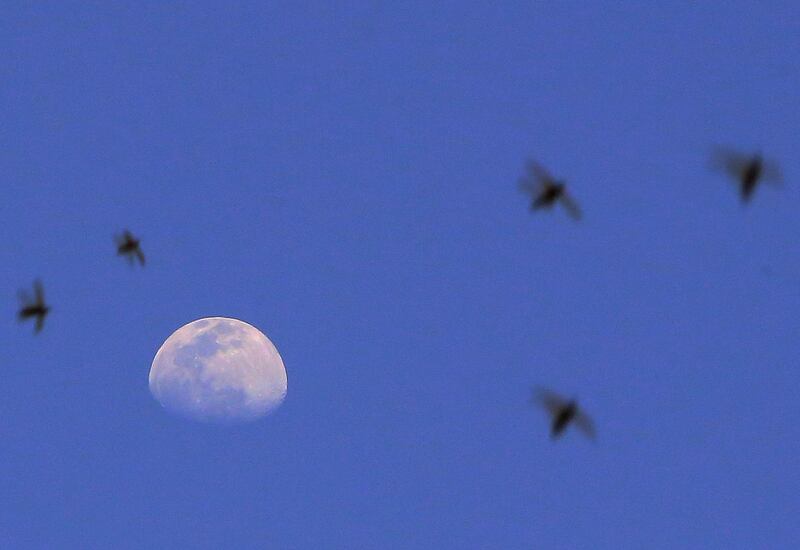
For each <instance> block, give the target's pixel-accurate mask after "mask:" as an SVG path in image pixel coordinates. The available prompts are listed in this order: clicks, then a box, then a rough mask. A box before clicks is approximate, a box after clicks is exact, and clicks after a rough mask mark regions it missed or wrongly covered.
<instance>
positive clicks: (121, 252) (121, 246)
mask: <svg viewBox="0 0 800 550" xmlns="http://www.w3.org/2000/svg"><path fill="white" fill-rule="evenodd" d="M114 241H115V242H116V244H117V255H118V256H126V257H127V258H128V262H130V263H131V264H133V262H134V261H135V260H139V264H140V265H141V266H144V252H142V247H141V246H140V244H139V239H137V238H136V237H134V236H133V234H132V233H131V232H130V231H128V230H127V229H126V230H125V231H124V232H123V233H122V235H119V236H117V237H115V238H114Z"/></svg>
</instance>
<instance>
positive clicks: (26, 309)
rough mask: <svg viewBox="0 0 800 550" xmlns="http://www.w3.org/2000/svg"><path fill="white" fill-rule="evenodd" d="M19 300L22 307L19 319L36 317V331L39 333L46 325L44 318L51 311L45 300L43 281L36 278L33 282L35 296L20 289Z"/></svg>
mask: <svg viewBox="0 0 800 550" xmlns="http://www.w3.org/2000/svg"><path fill="white" fill-rule="evenodd" d="M19 300H20V302H21V303H22V307H21V308H20V310H19V321H20V322H23V321H25V320H27V319H30V318H31V317H35V318H36V324H35V325H34V329H33V331H34V333H38V332H39V331H41V330H42V328H43V327H44V319H45V317H47V314H48V313H50V306H48V305H47V304H46V303H45V301H44V288H43V287H42V282H41V281H40V280H38V279H37V280H36V281H34V282H33V298H31V296H30V295H29V294H28V293H27V292H26V291H24V290H20V291H19Z"/></svg>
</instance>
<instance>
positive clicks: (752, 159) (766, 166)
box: [712, 147, 783, 203]
mask: <svg viewBox="0 0 800 550" xmlns="http://www.w3.org/2000/svg"><path fill="white" fill-rule="evenodd" d="M712 164H713V165H714V166H715V167H716V168H718V169H720V170H722V171H723V172H725V173H726V174H728V176H730V177H731V178H733V180H734V182H735V183H736V185H737V186H738V187H739V195H740V196H741V198H742V202H743V203H747V202H749V201H750V199H751V198H752V197H753V193H754V192H755V190H756V187H758V185H759V184H760V183H762V182H768V183H772V184H780V183H781V182H782V180H783V176H782V175H781V170H780V168H779V167H778V165H777V164H776V163H775V162H774V161H770V160H766V159H765V158H764V157H762V156H761V153H754V154H749V155H748V154H745V153H740V152H738V151H734V150H732V149H726V148H722V147H718V148H716V149H715V151H714V153H713V155H712Z"/></svg>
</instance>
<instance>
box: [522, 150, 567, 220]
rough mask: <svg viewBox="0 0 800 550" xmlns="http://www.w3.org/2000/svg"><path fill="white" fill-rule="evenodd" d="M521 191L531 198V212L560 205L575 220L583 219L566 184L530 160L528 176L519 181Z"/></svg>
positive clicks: (527, 167)
mask: <svg viewBox="0 0 800 550" xmlns="http://www.w3.org/2000/svg"><path fill="white" fill-rule="evenodd" d="M519 189H520V191H522V192H523V193H526V194H528V195H530V197H531V204H530V207H531V210H539V209H546V210H549V209H550V208H552V207H553V205H554V204H555V203H557V202H558V203H560V204H561V206H563V207H564V209H565V210H566V211H567V214H569V215H570V217H572V219H574V220H580V219H581V217H582V213H581V209H580V207H579V206H578V204H577V203H576V202H575V200H574V199H573V198H572V197H571V196H570V195H569V193H568V192H567V186H566V183H565V182H564V181H562V180H557V179H556V178H554V177H553V176H551V175H550V173H549V172H548V171H547V170H546V169H545V168H544V167H542V166H541V165H540V164H538V163H536V162H534V161H532V160H530V161H528V163H527V164H526V174H525V176H523V177H522V178H520V180H519Z"/></svg>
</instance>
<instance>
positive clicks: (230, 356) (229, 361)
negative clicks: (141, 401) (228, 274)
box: [149, 317, 286, 423]
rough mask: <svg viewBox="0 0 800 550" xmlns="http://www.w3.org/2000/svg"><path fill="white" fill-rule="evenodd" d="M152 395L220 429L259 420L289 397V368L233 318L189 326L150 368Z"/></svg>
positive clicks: (262, 340)
mask: <svg viewBox="0 0 800 550" xmlns="http://www.w3.org/2000/svg"><path fill="white" fill-rule="evenodd" d="M149 384H150V393H152V394H153V397H155V398H156V400H157V401H158V402H159V403H161V405H162V406H163V407H164V408H165V409H167V410H169V411H171V412H174V413H177V414H179V415H181V416H185V417H188V418H192V419H195V420H200V421H204V422H214V423H234V422H244V421H250V420H255V419H257V418H260V417H262V416H264V415H265V414H267V413H269V412H272V411H273V410H275V409H276V408H277V407H278V406H280V404H281V403H282V402H283V400H284V398H285V397H286V368H285V367H284V365H283V359H281V356H280V354H279V353H278V350H277V349H276V348H275V346H274V345H273V344H272V342H270V340H269V338H267V337H266V336H264V334H262V333H261V332H260V331H259V330H258V329H257V328H255V327H253V326H251V325H248V324H247V323H245V322H244V321H239V320H237V319H229V318H227V317H207V318H205V319H198V320H197V321H192V322H191V323H188V324H186V325H184V326H182V327H181V328H179V329H178V330H176V331H175V332H173V333H172V335H171V336H170V337H169V338H167V340H166V341H165V342H164V344H162V346H161V348H160V349H159V350H158V353H156V356H155V358H154V359H153V365H152V366H151V367H150V379H149Z"/></svg>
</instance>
